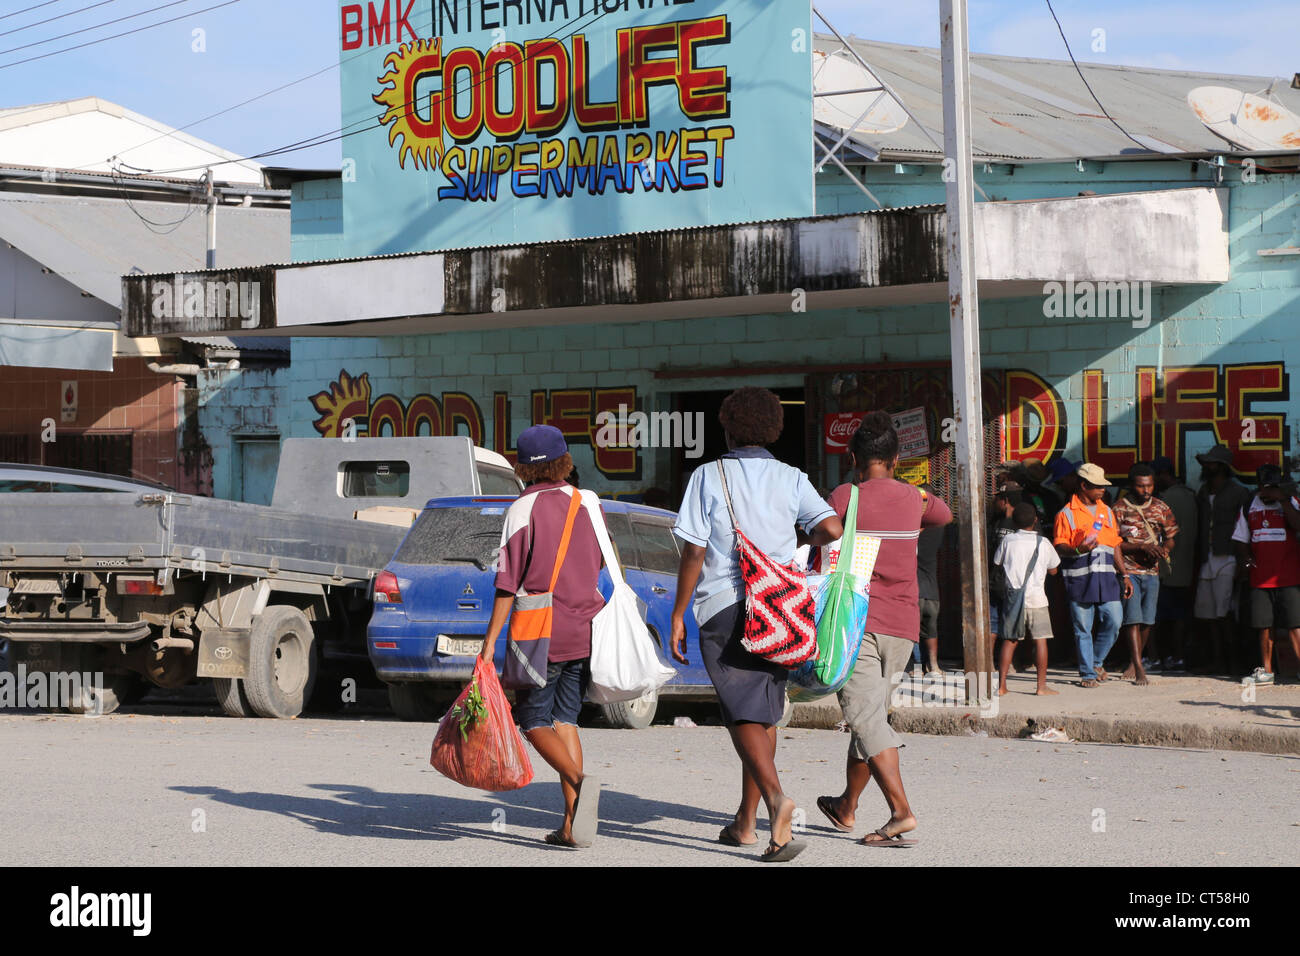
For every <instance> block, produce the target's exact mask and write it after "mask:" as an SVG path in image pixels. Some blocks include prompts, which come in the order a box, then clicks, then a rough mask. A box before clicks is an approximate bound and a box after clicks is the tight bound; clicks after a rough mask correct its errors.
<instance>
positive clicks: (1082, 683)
mask: <svg viewBox="0 0 1300 956" xmlns="http://www.w3.org/2000/svg"><path fill="white" fill-rule="evenodd" d="M1079 686H1080V687H1096V686H1097V682H1096V681H1095V680H1081V681H1079Z"/></svg>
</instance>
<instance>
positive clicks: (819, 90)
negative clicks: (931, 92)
mask: <svg viewBox="0 0 1300 956" xmlns="http://www.w3.org/2000/svg"><path fill="white" fill-rule="evenodd" d="M880 86H881V82H880V81H879V80H878V79H876V77H875V76H874V75H873V74H872V72H871V71H870V70H868V69H867V68H866V67H864V66H863V65H862V64H861V63H859V62H858V61H857V60H854V59H852V58H851V57H848V56H843V55H841V54H839V53H832V54H829V55H827V54H825V53H822V52H821V51H819V50H814V51H813V118H814V119H815V120H816V121H817V122H819V123H824V124H825V125H827V126H833V127H835V128H836V129H841V130H847V131H849V132H853V133H892V132H894V131H895V130H898V129H902V128H903V124H904V123H906V122H907V111H906V110H904V109H903V107H902V104H901V103H899V102H898V101H897V100H896V99H894V98H893V97H892V96H891V95H890V94H889V93H887V92H885V91H884V90H883V89H876V88H877V87H880ZM859 90H870V91H871V92H858V91H859ZM864 113H865V114H866V115H865V116H864V115H863V114H864ZM859 117H860V118H859Z"/></svg>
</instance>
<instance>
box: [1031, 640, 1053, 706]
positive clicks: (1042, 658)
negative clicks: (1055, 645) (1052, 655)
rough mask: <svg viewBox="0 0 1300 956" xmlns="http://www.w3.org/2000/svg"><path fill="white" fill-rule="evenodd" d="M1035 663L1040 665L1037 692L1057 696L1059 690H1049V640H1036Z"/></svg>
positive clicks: (1046, 695) (1044, 695)
mask: <svg viewBox="0 0 1300 956" xmlns="http://www.w3.org/2000/svg"><path fill="white" fill-rule="evenodd" d="M1034 663H1035V664H1036V665H1037V667H1038V690H1037V691H1036V693H1037V694H1038V695H1039V696H1041V697H1055V696H1056V695H1057V691H1054V690H1049V689H1048V687H1047V641H1046V640H1042V639H1039V640H1036V641H1034Z"/></svg>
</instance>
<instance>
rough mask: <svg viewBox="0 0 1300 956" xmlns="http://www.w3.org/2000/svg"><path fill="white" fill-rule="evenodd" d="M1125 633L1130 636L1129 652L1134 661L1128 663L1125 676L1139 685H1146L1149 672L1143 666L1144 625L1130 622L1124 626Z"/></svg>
mask: <svg viewBox="0 0 1300 956" xmlns="http://www.w3.org/2000/svg"><path fill="white" fill-rule="evenodd" d="M1124 635H1125V636H1126V637H1127V638H1128V652H1129V656H1130V657H1132V659H1133V660H1132V663H1130V664H1129V665H1128V670H1126V671H1124V675H1123V676H1124V677H1126V678H1128V679H1129V680H1131V681H1133V682H1134V683H1135V684H1137V685H1138V686H1139V687H1145V686H1146V685H1147V684H1148V683H1149V681H1148V680H1147V672H1146V671H1145V670H1144V669H1143V667H1142V626H1141V625H1140V624H1130V625H1129V626H1128V627H1126V628H1124Z"/></svg>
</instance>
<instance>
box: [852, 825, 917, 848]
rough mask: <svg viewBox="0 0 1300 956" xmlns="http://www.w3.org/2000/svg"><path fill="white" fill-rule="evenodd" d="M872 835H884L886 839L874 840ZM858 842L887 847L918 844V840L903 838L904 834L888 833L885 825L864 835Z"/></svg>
mask: <svg viewBox="0 0 1300 956" xmlns="http://www.w3.org/2000/svg"><path fill="white" fill-rule="evenodd" d="M872 836H881V837H884V839H883V840H872V839H871V837H872ZM858 842H859V843H861V844H862V845H863V846H885V847H895V846H916V844H917V841H916V840H905V839H903V834H901V833H894V834H889V833H886V832H885V828H884V827H881V828H880V829H878V830H872V831H871V833H870V834H868V835H867V836H864V837H863V838H862V839H861V840H859V841H858Z"/></svg>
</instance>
